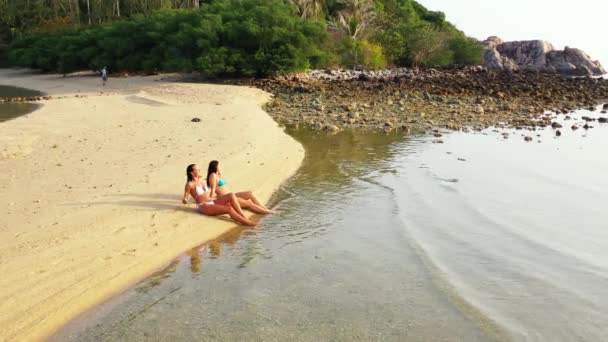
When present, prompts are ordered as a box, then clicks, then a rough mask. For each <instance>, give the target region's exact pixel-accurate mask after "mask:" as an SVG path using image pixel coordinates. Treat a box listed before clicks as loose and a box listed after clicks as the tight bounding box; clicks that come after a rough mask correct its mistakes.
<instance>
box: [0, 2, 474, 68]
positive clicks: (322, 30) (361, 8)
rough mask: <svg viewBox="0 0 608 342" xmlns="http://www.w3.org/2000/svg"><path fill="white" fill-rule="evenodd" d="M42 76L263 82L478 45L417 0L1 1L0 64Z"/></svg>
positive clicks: (455, 53) (442, 61) (467, 51)
mask: <svg viewBox="0 0 608 342" xmlns="http://www.w3.org/2000/svg"><path fill="white" fill-rule="evenodd" d="M2 56H4V59H8V60H9V61H10V63H11V64H12V65H15V66H24V67H30V68H35V69H40V70H43V71H54V72H61V73H69V72H72V71H77V70H84V69H90V70H99V69H100V68H102V67H103V66H107V67H108V69H109V70H111V71H113V72H116V71H130V72H133V71H135V72H145V73H148V72H155V71H185V72H189V71H198V72H200V73H202V74H204V75H207V76H209V77H222V76H263V75H270V74H274V73H283V72H289V71H298V70H307V69H310V68H319V67H327V66H333V67H344V68H367V69H378V68H385V67H389V66H408V67H409V66H415V67H445V66H452V65H468V64H479V63H481V62H482V57H483V48H482V47H481V44H480V43H479V42H478V41H476V40H475V39H472V38H469V37H467V36H466V35H465V34H464V33H463V32H462V31H460V30H458V29H457V28H456V27H455V26H454V25H452V24H451V23H450V22H448V21H447V20H446V17H445V14H444V13H442V12H436V11H429V10H428V9H426V8H425V7H424V6H422V5H420V4H419V3H418V2H416V1H414V0H156V1H144V0H111V1H98V0H29V1H27V2H22V1H21V2H20V1H10V0H0V60H1V59H2Z"/></svg>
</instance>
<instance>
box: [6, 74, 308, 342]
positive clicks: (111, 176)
mask: <svg viewBox="0 0 608 342" xmlns="http://www.w3.org/2000/svg"><path fill="white" fill-rule="evenodd" d="M165 77H166V76H165ZM0 84H4V85H12V86H19V87H24V88H30V89H35V90H39V91H43V92H45V93H47V94H50V95H52V96H53V98H52V99H50V100H45V101H40V103H41V104H42V105H43V106H42V107H41V108H40V109H39V110H36V111H34V112H33V113H30V114H27V115H25V116H22V117H19V118H16V119H13V120H10V121H6V122H3V123H0V126H1V127H2V132H3V134H2V136H1V137H0V169H2V170H5V171H4V172H2V173H1V174H0V187H1V191H0V204H1V208H2V209H0V210H2V213H1V214H0V215H1V216H2V218H3V219H2V220H1V221H0V275H1V276H0V288H1V289H2V291H1V292H0V340H37V339H42V338H45V337H46V336H48V335H50V334H51V333H52V332H53V331H54V330H55V329H57V327H59V326H61V325H62V324H64V323H65V322H67V321H69V320H70V319H72V318H74V317H75V316H77V315H78V314H79V313H81V312H82V311H84V310H86V309H88V308H91V307H92V306H94V305H95V304H97V303H99V302H100V301H103V300H104V299H105V298H108V297H109V296H111V295H113V294H116V293H117V292H120V291H121V290H123V289H125V288H127V287H128V286H130V285H131V284H133V283H134V282H136V281H138V280H140V279H142V278H143V277H145V276H146V275H148V274H150V273H152V272H153V271H155V270H157V269H159V268H161V267H162V266H163V265H165V264H166V263H167V262H168V261H170V260H171V259H173V258H174V257H175V256H176V255H178V254H179V253H181V252H182V251H184V250H186V249H188V248H191V247H192V246H195V245H198V244H200V243H202V242H204V241H206V240H209V239H212V238H215V237H217V236H219V235H221V234H222V233H224V232H226V231H227V230H229V229H231V228H233V227H234V226H235V224H234V223H233V222H232V221H229V220H223V219H219V218H208V217H204V216H202V215H200V214H198V213H197V212H196V209H195V206H194V204H193V203H190V204H189V205H186V206H184V205H182V204H181V203H180V198H181V194H182V191H183V185H184V181H185V174H184V173H185V167H186V165H187V164H189V163H193V162H194V163H199V164H201V166H202V167H203V168H205V167H206V163H207V162H208V161H209V160H211V159H219V160H220V161H221V162H222V165H223V168H224V174H225V177H226V178H227V179H228V180H229V181H230V187H231V188H232V189H234V190H246V189H250V190H253V191H254V192H255V193H256V194H257V195H258V196H259V197H260V198H261V199H263V200H264V201H266V200H268V199H269V198H270V196H271V194H272V193H273V192H274V191H275V190H276V189H277V188H278V187H279V185H280V184H281V183H282V182H283V181H284V180H285V179H287V178H288V177H289V176H290V175H291V174H293V173H294V172H295V171H296V169H297V168H298V166H299V165H300V162H301V160H302V158H303V156H304V151H303V149H302V147H301V145H300V144H299V143H297V142H296V141H295V140H293V139H292V138H291V137H289V136H288V135H286V134H285V133H284V132H283V130H282V129H280V128H279V127H278V126H277V124H276V123H275V122H274V121H273V120H272V119H271V118H270V117H269V116H268V115H267V114H266V113H264V112H263V111H262V109H261V105H262V104H263V103H264V102H265V101H267V100H268V94H266V93H264V92H262V91H260V90H257V89H252V88H246V87H234V86H218V85H205V84H186V83H175V82H172V83H170V82H166V81H163V80H162V79H161V78H160V77H159V76H153V77H131V78H122V79H114V78H110V80H109V82H108V85H107V86H106V87H101V81H100V79H99V78H98V77H94V76H86V75H76V76H68V77H65V78H64V77H61V76H60V75H37V74H35V73H31V72H28V71H15V70H0ZM194 117H198V118H200V119H201V121H200V122H191V119H192V118H194Z"/></svg>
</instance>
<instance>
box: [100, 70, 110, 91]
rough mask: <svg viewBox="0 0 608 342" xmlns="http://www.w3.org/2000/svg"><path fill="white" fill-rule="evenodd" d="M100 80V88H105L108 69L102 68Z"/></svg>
mask: <svg viewBox="0 0 608 342" xmlns="http://www.w3.org/2000/svg"><path fill="white" fill-rule="evenodd" d="M101 80H102V83H101V85H102V86H104V87H105V86H106V81H107V80H108V67H106V66H104V67H103V69H101Z"/></svg>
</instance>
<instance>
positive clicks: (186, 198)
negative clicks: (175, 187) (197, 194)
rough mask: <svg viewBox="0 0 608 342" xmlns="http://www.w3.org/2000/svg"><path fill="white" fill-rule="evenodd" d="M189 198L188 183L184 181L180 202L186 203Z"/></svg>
mask: <svg viewBox="0 0 608 342" xmlns="http://www.w3.org/2000/svg"><path fill="white" fill-rule="evenodd" d="M189 199H190V183H186V186H185V187H184V197H183V198H182V203H184V204H187V203H188V200H189Z"/></svg>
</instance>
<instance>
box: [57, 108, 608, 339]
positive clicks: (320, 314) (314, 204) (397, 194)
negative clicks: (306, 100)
mask: <svg viewBox="0 0 608 342" xmlns="http://www.w3.org/2000/svg"><path fill="white" fill-rule="evenodd" d="M581 115H589V116H592V117H598V116H601V115H600V114H599V113H597V112H595V113H589V112H586V111H581V112H578V113H577V114H576V115H573V118H574V119H573V120H569V121H564V128H562V129H561V131H562V133H563V134H562V136H561V137H555V133H554V130H552V129H544V130H541V131H536V132H530V131H517V130H502V129H500V130H492V129H488V130H485V131H483V132H476V133H459V132H458V133H449V134H446V135H444V136H443V137H442V138H441V139H442V140H443V141H444V143H443V144H438V143H437V144H436V143H432V141H433V140H435V139H433V138H429V137H404V136H402V135H399V134H392V135H385V134H374V133H355V132H342V133H340V134H337V135H333V136H328V135H325V134H318V133H314V132H309V131H301V130H300V131H291V132H290V134H292V136H294V137H295V138H296V139H298V140H299V141H301V142H302V144H303V145H304V146H305V148H306V153H307V154H306V159H305V160H304V163H303V165H302V167H301V169H300V170H299V171H298V173H297V174H296V176H294V177H293V178H292V179H291V180H290V181H289V182H288V183H287V184H285V185H284V187H283V189H282V190H280V191H279V192H278V193H277V194H276V196H275V198H274V200H273V201H274V203H276V209H277V210H278V211H279V214H278V215H274V216H268V217H266V218H264V219H263V220H262V221H261V224H260V225H259V226H258V227H257V228H255V229H236V230H233V231H231V232H229V233H227V234H226V235H224V236H223V237H220V238H219V239H217V240H215V241H212V242H210V243H207V244H204V245H202V246H200V247H197V248H195V249H193V250H191V251H188V252H187V253H185V254H184V255H183V256H182V257H180V258H179V259H177V260H175V261H173V262H172V263H171V264H169V265H168V266H167V267H166V268H165V269H164V270H161V271H159V272H158V273H157V274H155V275H153V276H152V277H150V278H149V279H146V280H144V281H142V282H141V283H139V284H137V285H136V286H134V287H133V288H132V289H130V290H128V291H126V292H125V293H123V294H122V295H120V296H117V297H116V298H114V299H112V300H110V301H108V302H107V303H105V304H103V305H101V306H99V307H98V308H96V309H95V310H92V311H91V312H90V313H87V314H85V315H83V316H82V317H81V318H79V319H78V320H75V321H74V322H72V323H70V324H69V325H68V326H66V327H65V328H64V329H63V330H62V331H60V332H59V333H58V334H57V335H56V336H55V337H54V338H53V339H54V340H62V341H64V340H78V341H99V340H101V341H114V340H128V341H145V340H161V341H182V340H221V341H227V340H228V341H233V340H247V341H257V340H260V341H262V340H264V341H266V340H271V341H272V340H286V339H290V340H297V341H313V340H314V341H318V340H339V341H347V340H348V341H351V340H383V341H384V340H386V341H403V340H407V341H437V340H442V341H491V340H517V341H519V340H529V341H547V340H550V341H571V340H578V341H599V340H602V339H603V338H604V337H605V336H606V335H607V334H608V325H606V324H605V323H606V322H608V305H607V304H608V224H607V222H608V214H607V213H608V211H607V210H606V203H608V176H607V175H608V158H607V157H606V156H605V152H604V151H605V149H606V146H608V125H607V124H599V123H597V122H592V123H590V124H591V125H592V126H595V127H594V128H593V129H590V130H584V129H582V128H581V129H578V130H576V131H573V130H571V129H570V126H571V125H572V124H573V123H574V122H577V123H581V119H580V117H581ZM560 117H561V118H563V116H560ZM579 126H582V124H579ZM503 132H508V133H509V134H510V136H509V138H508V139H504V138H503V136H502V135H501V133H503ZM522 135H529V136H532V137H534V141H533V142H524V139H523V136H522ZM537 135H539V136H537ZM538 141H540V142H538ZM226 173H227V174H229V170H226ZM231 186H233V187H234V186H237V187H238V185H236V184H235V185H232V184H231ZM254 190H255V189H254Z"/></svg>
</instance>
